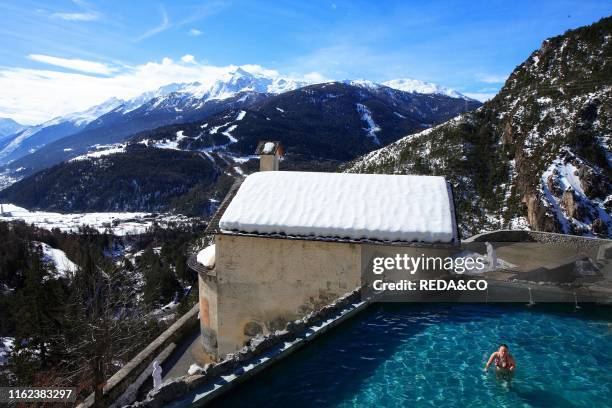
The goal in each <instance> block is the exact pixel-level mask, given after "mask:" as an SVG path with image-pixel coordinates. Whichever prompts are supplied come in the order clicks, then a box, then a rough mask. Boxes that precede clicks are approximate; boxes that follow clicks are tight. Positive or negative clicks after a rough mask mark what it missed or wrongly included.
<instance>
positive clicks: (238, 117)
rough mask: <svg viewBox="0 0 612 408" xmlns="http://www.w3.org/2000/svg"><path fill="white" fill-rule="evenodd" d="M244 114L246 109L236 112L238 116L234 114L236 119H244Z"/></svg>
mask: <svg viewBox="0 0 612 408" xmlns="http://www.w3.org/2000/svg"><path fill="white" fill-rule="evenodd" d="M245 115H246V111H240V113H238V116H236V120H237V121H238V120H242V119H244V117H245Z"/></svg>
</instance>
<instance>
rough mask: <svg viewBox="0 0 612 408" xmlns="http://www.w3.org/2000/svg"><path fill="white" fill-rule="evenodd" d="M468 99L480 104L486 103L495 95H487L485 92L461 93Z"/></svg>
mask: <svg viewBox="0 0 612 408" xmlns="http://www.w3.org/2000/svg"><path fill="white" fill-rule="evenodd" d="M462 93H463V94H464V95H465V96H467V97H468V98H472V99H476V100H477V101H480V102H486V101H488V100H489V99H491V98H493V97H494V96H495V95H496V94H495V93H487V92H462Z"/></svg>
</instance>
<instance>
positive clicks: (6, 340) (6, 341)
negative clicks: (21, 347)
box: [0, 337, 15, 366]
mask: <svg viewBox="0 0 612 408" xmlns="http://www.w3.org/2000/svg"><path fill="white" fill-rule="evenodd" d="M14 345H15V338H14V337H0V366H3V365H5V364H6V363H8V356H9V354H10V353H11V350H12V349H13V346H14Z"/></svg>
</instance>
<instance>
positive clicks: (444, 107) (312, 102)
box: [2, 71, 480, 215]
mask: <svg viewBox="0 0 612 408" xmlns="http://www.w3.org/2000/svg"><path fill="white" fill-rule="evenodd" d="M238 74H239V76H240V78H239V79H238V81H233V82H232V85H235V86H233V87H231V88H230V89H238V90H239V92H238V93H237V94H234V93H232V92H229V91H228V88H227V87H216V88H215V89H217V90H218V91H219V93H217V94H216V95H218V94H222V95H225V96H227V98H225V99H221V100H220V99H210V93H204V94H202V93H201V92H198V91H194V89H197V88H198V86H197V85H194V84H189V85H187V86H185V87H182V88H180V89H182V90H184V89H188V91H180V92H179V91H178V90H177V89H178V88H177V87H174V90H173V91H172V92H169V93H167V94H165V96H155V97H153V99H151V100H149V101H148V102H146V103H144V104H143V105H141V106H140V107H138V108H135V109H132V110H130V111H129V112H127V113H125V108H116V109H114V110H113V111H110V112H109V113H107V114H105V115H103V116H102V117H101V118H99V119H97V120H95V121H94V122H91V123H90V124H89V127H88V128H87V129H86V130H85V131H82V132H79V133H77V134H74V135H72V136H69V137H66V138H63V139H60V140H58V141H56V142H54V143H51V144H49V145H48V146H45V147H44V148H42V149H40V150H39V151H37V152H36V153H34V154H30V155H28V156H25V157H23V158H22V159H19V160H17V161H16V162H15V163H14V164H13V163H11V166H19V167H17V168H18V169H20V172H21V173H23V174H26V175H27V174H28V172H30V174H32V175H31V176H30V177H25V178H24V179H23V180H22V181H20V182H18V183H15V184H14V185H12V186H10V187H8V188H6V189H5V190H3V191H2V197H3V198H4V199H6V200H8V201H10V202H14V203H19V204H21V205H23V206H25V207H27V208H41V209H42V208H45V209H53V210H55V211H62V212H71V211H110V210H112V211H117V210H124V211H128V210H129V211H141V210H144V211H164V210H169V209H173V210H177V211H182V212H185V211H187V212H188V213H189V214H191V215H202V214H206V213H207V212H208V210H209V209H210V208H212V207H211V206H210V203H211V201H210V200H211V199H212V200H218V199H219V198H222V193H223V190H219V189H218V188H211V185H213V184H216V183H217V182H218V181H219V180H220V181H219V182H220V184H219V185H220V186H225V187H229V183H227V182H226V181H225V178H226V177H227V176H230V177H238V176H241V175H243V174H246V173H249V172H251V171H253V170H255V168H256V164H255V163H254V161H253V160H251V159H253V157H252V154H253V153H254V151H255V147H256V146H257V143H258V142H259V141H260V140H261V139H264V138H267V139H273V140H279V141H281V143H283V145H284V146H285V150H286V152H287V154H286V157H285V160H284V162H283V167H284V168H286V169H287V168H291V169H302V170H306V169H308V170H328V171H333V170H335V169H336V168H337V166H338V165H339V164H341V163H343V162H345V161H347V160H352V159H354V158H356V157H358V156H360V155H362V154H365V153H367V152H369V151H371V150H373V149H376V148H377V147H380V146H383V145H385V144H388V143H391V142H393V141H395V140H397V139H398V138H400V137H402V136H403V135H405V134H407V133H411V132H415V131H419V130H422V129H424V128H427V127H430V126H432V125H433V124H436V123H441V122H443V121H445V120H447V119H449V118H451V117H453V116H456V115H457V114H459V113H461V112H466V111H469V110H472V109H474V108H475V107H477V106H480V103H479V102H477V101H474V100H470V99H469V98H465V97H462V98H454V97H449V96H446V95H442V94H433V93H432V94H420V93H410V92H406V91H400V90H397V89H393V88H389V87H387V86H384V85H379V84H374V83H372V82H368V81H342V82H328V83H323V84H315V85H308V86H301V87H298V88H297V89H295V90H290V91H286V90H285V91H284V92H279V93H277V94H274V93H271V92H270V91H271V89H270V85H272V86H275V87H277V86H278V82H272V83H267V84H265V87H259V88H256V86H257V84H252V83H251V82H248V81H246V82H244V81H245V79H244V78H245V77H246V75H245V73H244V71H242V72H239V73H238ZM234 78H235V77H234ZM241 81H243V82H242V83H241ZM299 85H302V84H292V85H291V87H294V86H299ZM253 89H258V90H259V91H261V92H257V91H254V90H253ZM178 106H180V108H178V109H180V111H179V112H180V114H179V115H177V111H176V109H177V107H178ZM222 108H224V109H222ZM216 110H220V111H219V112H215V111H216ZM187 114H188V116H187ZM176 116H179V117H176ZM156 118H157V119H156ZM156 120H157V122H156V124H159V123H170V124H166V125H165V126H159V127H155V126H153V124H151V122H152V121H156ZM185 122H186V123H185ZM140 123H143V124H145V123H146V125H147V126H148V127H149V128H150V129H146V130H141V131H139V132H137V133H135V134H134V131H135V130H137V129H139V128H140V129H142V127H144V125H143V126H139V124H140ZM108 129H111V130H112V134H111V135H109V134H108V133H109V130H108ZM159 150H164V151H165V152H164V153H160V152H158V151H159ZM160 157H164V158H165V160H164V163H163V168H162V169H160V168H159V166H158V163H156V162H154V161H155V160H158V159H159V158H160ZM198 158H199V160H200V161H203V163H202V166H203V168H204V167H206V168H208V167H210V166H212V169H213V171H209V172H208V173H207V176H206V177H204V176H203V177H201V178H193V177H192V175H193V174H196V172H193V171H190V172H189V174H184V173H183V171H184V170H185V168H186V167H185V164H184V163H180V160H187V161H193V160H194V159H198ZM54 163H55V164H54ZM128 163H129V166H128ZM49 166H50V167H49ZM133 166H138V168H139V169H141V170H142V171H132V170H129V169H133ZM24 167H25V168H27V170H23V168H24ZM39 169H40V170H39ZM37 170H38V172H36V171H37ZM181 174H184V177H183V176H181ZM120 178H125V179H126V180H127V181H128V182H126V183H122V182H116V183H113V184H108V180H118V179H120ZM92 183H93V184H92ZM101 185H103V186H105V187H108V192H107V193H104V194H102V193H101V192H102V191H106V190H104V188H98V187H99V186H101ZM145 186H146V187H145ZM156 188H157V189H156ZM145 191H147V192H146V193H145ZM102 197H104V199H102ZM181 197H182V198H181ZM213 202H214V201H213ZM185 208H187V209H185Z"/></svg>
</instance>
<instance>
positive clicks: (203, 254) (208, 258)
mask: <svg viewBox="0 0 612 408" xmlns="http://www.w3.org/2000/svg"><path fill="white" fill-rule="evenodd" d="M196 260H197V261H198V262H199V263H201V264H202V265H204V266H207V267H209V268H212V267H213V266H215V244H212V245H209V246H207V247H206V248H204V249H203V250H201V251H200V252H198V255H197V256H196Z"/></svg>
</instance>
